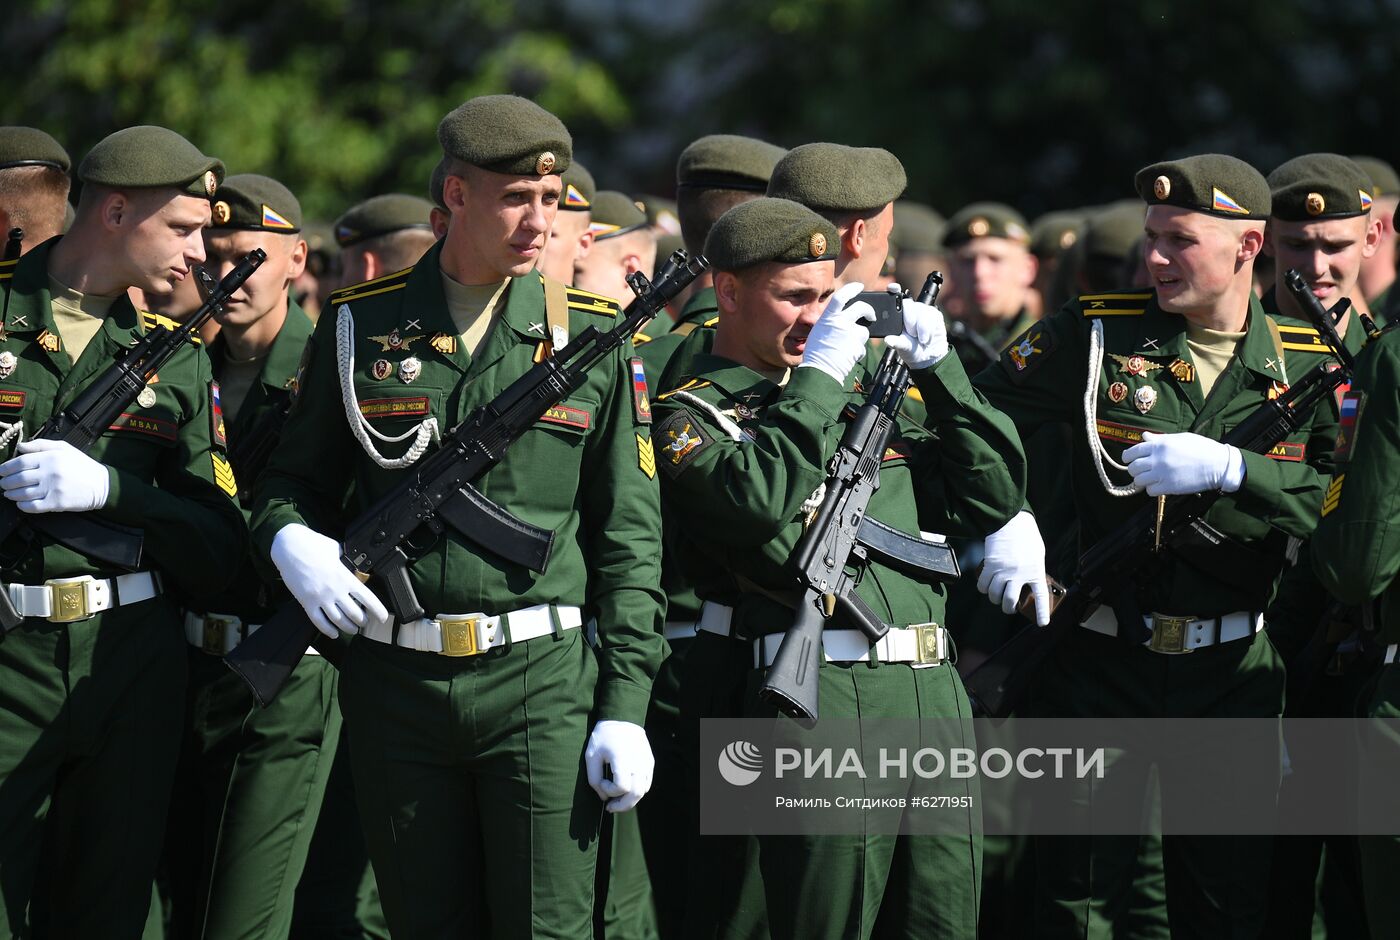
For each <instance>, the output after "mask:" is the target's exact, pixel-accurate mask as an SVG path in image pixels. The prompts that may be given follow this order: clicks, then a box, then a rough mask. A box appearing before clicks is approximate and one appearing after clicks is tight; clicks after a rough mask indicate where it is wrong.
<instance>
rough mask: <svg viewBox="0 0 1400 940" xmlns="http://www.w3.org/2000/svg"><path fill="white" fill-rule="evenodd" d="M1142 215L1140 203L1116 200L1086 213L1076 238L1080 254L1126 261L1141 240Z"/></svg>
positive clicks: (1145, 213)
mask: <svg viewBox="0 0 1400 940" xmlns="http://www.w3.org/2000/svg"><path fill="white" fill-rule="evenodd" d="M1146 215H1147V209H1146V207H1145V206H1143V204H1142V200H1140V199H1120V200H1118V201H1117V202H1110V203H1109V204H1108V205H1106V206H1101V207H1099V208H1098V209H1095V210H1094V211H1093V212H1090V213H1089V215H1088V218H1086V219H1085V220H1084V228H1083V231H1082V233H1081V235H1080V238H1081V240H1082V241H1083V246H1084V254H1085V255H1086V256H1094V255H1107V256H1109V257H1113V258H1119V259H1123V258H1127V257H1128V255H1129V254H1131V253H1132V250H1133V249H1134V248H1135V247H1136V246H1137V243H1138V239H1140V238H1142V234H1143V232H1142V223H1143V219H1144V218H1145V217H1146Z"/></svg>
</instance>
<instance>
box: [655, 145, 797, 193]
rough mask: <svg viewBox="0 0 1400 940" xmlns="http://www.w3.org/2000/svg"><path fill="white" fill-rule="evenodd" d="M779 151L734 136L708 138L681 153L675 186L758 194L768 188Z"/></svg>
mask: <svg viewBox="0 0 1400 940" xmlns="http://www.w3.org/2000/svg"><path fill="white" fill-rule="evenodd" d="M785 153H787V151H786V150H784V149H783V148H782V147H777V146H774V145H773V144H770V143H768V142H767V141H766V140H758V139H757V138H754V137H741V136H739V135H738V134H710V135H709V136H707V137H701V138H700V139H699V140H697V141H695V142H694V143H692V144H691V145H690V146H689V147H686V148H685V149H684V150H682V151H681V155H680V157H679V158H678V159H677V160H676V185H677V186H694V187H696V188H697V189H739V190H745V191H748V192H755V193H761V192H763V191H764V190H766V189H767V188H768V181H769V180H770V179H771V178H772V176H773V167H775V166H777V165H778V161H779V160H781V159H782V157H783V154H785Z"/></svg>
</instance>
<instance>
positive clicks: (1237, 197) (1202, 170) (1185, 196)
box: [1133, 153, 1272, 220]
mask: <svg viewBox="0 0 1400 940" xmlns="http://www.w3.org/2000/svg"><path fill="white" fill-rule="evenodd" d="M1133 183H1134V185H1135V187H1136V188H1137V194H1138V195H1139V196H1141V197H1142V199H1143V201H1144V202H1146V203H1147V204H1148V206H1158V205H1166V206H1177V207H1179V208H1182V209H1190V210H1192V211H1193V212H1204V213H1207V214H1208V215H1214V216H1219V217H1220V218H1224V219H1261V220H1262V219H1267V218H1268V217H1269V212H1270V208H1271V206H1272V201H1271V199H1270V198H1269V184H1268V182H1267V181H1266V180H1265V179H1264V176H1263V174H1261V173H1260V172H1259V171H1258V170H1256V169H1255V168H1254V167H1252V166H1250V165H1249V164H1248V163H1245V162H1244V161H1243V160H1241V159H1239V158H1237V157H1231V156H1228V155H1226V154H1223V153H1203V154H1200V155H1198V156H1194V157H1183V158H1182V159H1180V160H1165V161H1163V162H1161V163H1154V164H1152V165H1151V166H1147V167H1143V168H1142V169H1141V170H1138V172H1137V175H1136V176H1135V177H1134V178H1133Z"/></svg>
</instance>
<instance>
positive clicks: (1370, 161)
mask: <svg viewBox="0 0 1400 940" xmlns="http://www.w3.org/2000/svg"><path fill="white" fill-rule="evenodd" d="M1351 162H1353V163H1355V164H1356V165H1357V166H1359V167H1361V169H1362V171H1363V172H1365V174H1366V175H1367V176H1369V177H1371V191H1372V192H1373V193H1374V194H1375V196H1376V198H1377V199H1379V198H1381V197H1382V196H1400V175H1396V173H1395V167H1393V166H1391V165H1390V164H1389V163H1386V162H1385V161H1384V160H1382V159H1380V158H1379V157H1359V156H1358V157H1352V158H1351Z"/></svg>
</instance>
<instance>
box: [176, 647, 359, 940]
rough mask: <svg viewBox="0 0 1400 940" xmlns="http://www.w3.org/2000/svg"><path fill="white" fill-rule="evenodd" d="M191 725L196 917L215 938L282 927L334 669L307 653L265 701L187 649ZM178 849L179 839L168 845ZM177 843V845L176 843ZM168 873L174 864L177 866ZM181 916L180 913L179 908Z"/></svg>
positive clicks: (334, 717)
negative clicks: (197, 835) (277, 692)
mask: <svg viewBox="0 0 1400 940" xmlns="http://www.w3.org/2000/svg"><path fill="white" fill-rule="evenodd" d="M189 658H190V688H189V694H188V701H189V716H190V728H189V731H188V734H189V737H188V739H187V741H186V749H187V750H186V759H185V760H184V761H183V762H182V763H183V767H182V781H181V784H182V786H187V787H189V788H191V790H192V793H193V795H194V799H193V800H190V801H185V802H186V805H187V807H188V810H189V811H191V812H193V813H194V814H195V816H194V818H193V819H191V820H190V822H191V823H192V826H194V827H197V828H192V827H190V826H176V825H173V824H172V830H173V831H174V832H179V831H180V830H182V829H183V830H185V831H187V832H190V833H191V834H193V833H194V832H198V833H201V834H202V839H197V840H193V841H192V842H190V843H187V844H189V845H194V844H196V843H197V842H202V851H201V853H200V854H201V855H202V859H200V858H196V859H186V860H185V861H184V862H183V863H181V862H175V863H174V864H172V869H174V870H178V869H180V868H185V867H188V868H190V869H197V870H199V872H200V879H199V884H198V886H197V888H196V894H195V896H194V898H193V899H192V902H193V904H194V906H195V910H196V912H197V913H196V916H195V919H194V923H196V924H201V923H202V925H203V927H202V933H201V934H200V935H201V936H204V937H207V938H209V940H241V938H249V940H251V938H258V940H264V938H267V940H272V938H278V937H287V936H288V935H289V931H290V928H291V923H292V908H293V901H294V899H295V893H296V887H297V882H298V881H299V880H300V879H301V873H302V869H303V868H304V866H305V864H306V857H307V852H308V850H309V849H310V845H311V836H312V833H313V832H314V831H315V828H316V818H317V816H318V814H319V813H320V810H321V799H322V797H323V796H324V794H325V791H326V781H327V779H328V778H329V776H330V770H331V766H332V763H333V761H334V759H335V751H336V745H337V743H338V741H339V738H340V711H339V709H338V708H337V707H336V704H335V689H336V672H335V669H334V668H332V667H331V665H330V664H329V663H327V662H326V661H325V660H323V659H322V658H321V657H319V656H307V657H306V658H305V659H303V660H302V661H301V663H300V664H299V665H298V666H297V668H296V670H295V671H294V672H293V673H292V676H291V679H290V680H289V681H288V682H287V686H286V688H285V689H283V691H282V693H281V694H280V695H279V696H278V697H277V698H276V699H275V700H274V701H273V702H272V704H271V705H269V706H268V707H267V708H259V707H258V706H257V704H256V703H255V702H254V701H253V697H252V695H251V694H250V693H249V692H248V688H247V686H245V685H244V684H243V680H242V679H240V678H239V677H238V676H236V675H235V674H234V673H233V672H232V671H230V670H229V668H228V667H227V666H225V665H224V663H223V661H222V660H221V659H220V658H219V657H217V656H212V655H209V654H208V653H205V652H203V651H202V650H197V649H194V648H192V647H191V648H189ZM172 848H174V846H172ZM177 851H178V849H177ZM172 874H173V872H172ZM179 919H180V920H184V918H183V917H182V918H179Z"/></svg>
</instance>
